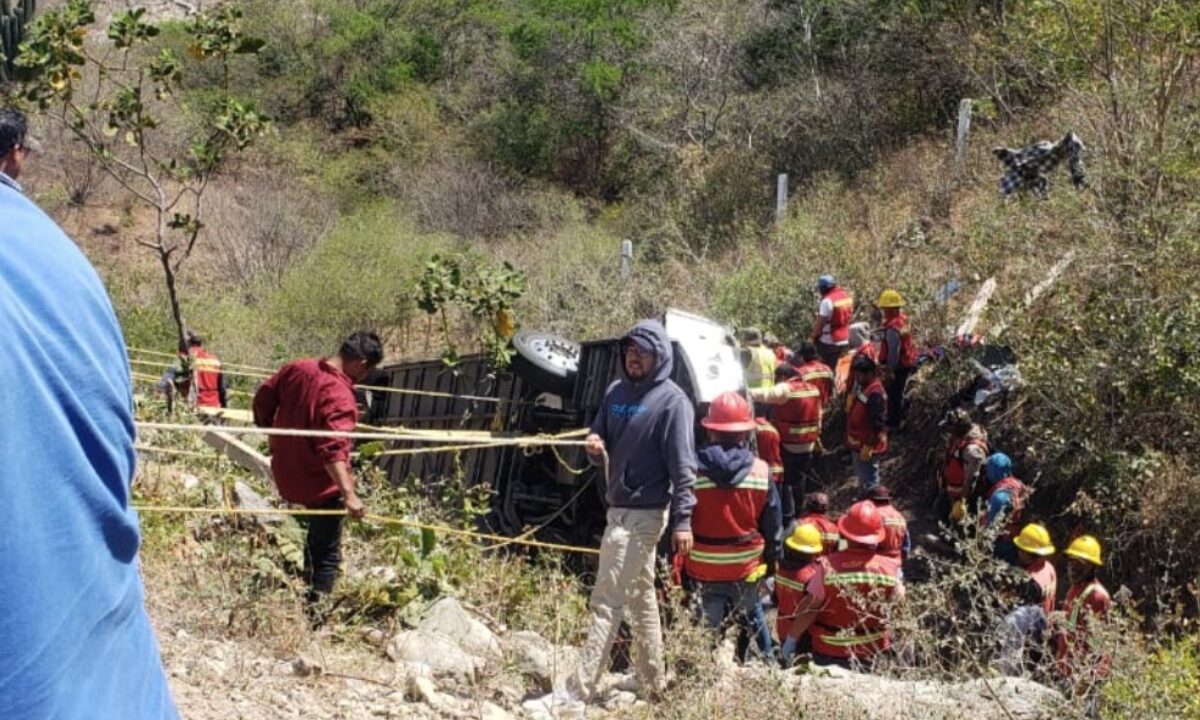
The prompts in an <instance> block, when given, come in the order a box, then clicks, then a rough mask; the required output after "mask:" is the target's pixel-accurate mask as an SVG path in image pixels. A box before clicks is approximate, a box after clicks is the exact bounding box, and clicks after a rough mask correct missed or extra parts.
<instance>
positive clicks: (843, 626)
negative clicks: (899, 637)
mask: <svg viewBox="0 0 1200 720" xmlns="http://www.w3.org/2000/svg"><path fill="white" fill-rule="evenodd" d="M822 562H823V563H824V564H825V583H824V586H825V606H824V607H823V608H822V609H821V612H820V613H819V614H818V615H817V618H816V620H815V621H814V623H813V625H812V629H811V630H810V631H809V632H810V634H811V635H812V639H813V652H818V653H821V654H823V655H829V656H831V657H839V658H851V657H853V658H859V659H862V658H868V657H871V656H873V655H875V654H876V653H879V652H882V651H884V650H887V649H888V647H890V646H891V638H890V636H889V634H888V624H887V620H886V607H885V606H886V605H887V604H889V603H890V602H891V601H892V599H893V598H895V596H896V589H897V587H899V585H900V580H899V577H898V576H899V570H900V563H899V562H898V561H896V560H893V559H892V558H889V557H885V556H883V555H879V554H877V553H875V552H874V551H872V550H868V549H865V548H857V547H856V548H848V549H846V550H842V551H841V552H836V553H834V554H832V555H830V556H828V557H826V558H823V559H822Z"/></svg>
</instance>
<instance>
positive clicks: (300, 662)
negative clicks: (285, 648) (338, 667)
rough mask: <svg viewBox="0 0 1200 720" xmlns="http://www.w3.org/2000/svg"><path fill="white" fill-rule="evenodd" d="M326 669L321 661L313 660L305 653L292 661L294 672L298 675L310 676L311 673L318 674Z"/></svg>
mask: <svg viewBox="0 0 1200 720" xmlns="http://www.w3.org/2000/svg"><path fill="white" fill-rule="evenodd" d="M323 671H324V668H322V667H321V665H320V664H319V663H316V662H313V661H312V660H311V659H309V658H306V657H304V656H303V655H301V656H299V657H297V658H296V659H295V660H293V661H292V672H293V673H295V674H296V675H297V676H298V677H308V676H309V675H313V676H317V675H320V674H321V673H322V672H323Z"/></svg>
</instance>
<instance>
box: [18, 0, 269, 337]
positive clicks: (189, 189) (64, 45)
mask: <svg viewBox="0 0 1200 720" xmlns="http://www.w3.org/2000/svg"><path fill="white" fill-rule="evenodd" d="M240 20H241V13H240V11H238V10H237V9H235V8H232V7H229V6H220V7H217V8H216V9H214V10H211V11H208V12H205V13H200V14H197V15H195V16H194V17H193V18H192V19H191V20H190V21H188V22H187V23H186V24H185V26H184V29H185V32H186V35H187V38H188V45H187V52H188V54H189V55H190V56H191V58H192V59H193V61H194V62H192V63H189V62H188V61H187V60H185V59H183V58H181V57H179V56H178V55H177V54H176V53H175V52H174V50H172V49H171V48H170V47H169V46H168V45H167V44H166V43H165V42H162V41H161V35H162V33H161V28H160V27H159V26H158V25H155V24H153V23H151V22H148V21H147V19H146V11H145V9H143V8H136V9H130V10H124V11H121V12H118V13H116V14H115V15H114V16H113V18H112V21H111V23H110V24H109V27H108V31H107V42H106V43H105V42H101V43H90V42H89V33H90V31H91V29H92V26H93V24H94V23H95V21H96V16H95V12H94V8H93V3H92V2H91V0H69V2H68V3H67V4H66V6H65V7H63V8H61V9H58V10H52V11H49V12H47V13H45V14H44V15H42V16H41V17H39V18H38V19H37V20H36V21H35V22H34V23H33V24H32V25H31V26H30V27H29V29H28V33H27V39H26V41H25V42H24V43H22V44H21V52H20V55H18V57H17V60H16V65H17V67H18V68H19V70H20V71H21V72H22V73H24V75H25V78H24V83H23V86H22V95H23V96H24V98H25V99H26V100H27V101H29V102H32V103H35V104H36V105H37V107H38V108H39V109H40V111H41V112H42V113H43V114H44V115H45V116H46V117H47V118H48V119H49V120H50V121H51V122H54V123H60V124H61V125H62V126H64V127H65V128H68V129H69V130H70V132H71V135H72V136H73V137H74V138H75V139H76V140H77V141H79V142H80V143H82V144H83V145H84V147H86V148H87V151H88V152H89V153H90V154H91V155H92V156H93V157H94V158H95V159H96V160H97V162H98V163H99V165H100V167H101V168H102V170H103V171H104V172H105V173H107V174H108V175H110V176H111V177H112V178H113V179H114V180H116V181H117V183H119V184H120V186H121V187H122V188H124V190H125V191H126V192H127V193H129V195H130V197H131V198H133V199H134V200H135V201H136V202H137V203H140V204H141V205H143V206H144V207H146V208H148V209H149V210H150V211H151V212H152V213H153V217H154V232H153V235H152V237H151V238H150V239H144V238H138V239H136V242H137V243H138V244H139V245H142V246H144V247H146V248H148V249H149V250H151V251H152V252H154V253H155V255H156V257H157V258H158V261H159V264H160V265H161V267H162V270H163V278H164V280H165V282H166V289H167V297H168V299H169V302H170V305H171V315H172V318H173V319H174V322H175V326H176V330H177V332H178V339H179V343H180V347H181V348H183V347H186V343H185V338H186V335H187V325H186V323H185V321H184V317H183V310H182V308H181V306H180V301H179V292H178V287H177V284H176V278H177V277H178V276H179V271H180V269H181V267H182V266H183V264H184V263H185V262H186V261H187V259H188V258H189V257H191V255H192V252H193V250H195V247H196V241H197V239H198V238H199V236H200V231H201V229H202V228H203V227H204V223H203V222H202V216H203V212H204V203H203V200H204V195H205V191H206V190H207V189H208V187H209V182H210V180H211V179H212V177H213V175H214V174H215V173H216V172H217V171H218V169H219V168H220V167H221V164H222V162H223V161H224V160H225V159H226V158H227V157H228V155H229V154H230V153H231V152H238V151H241V150H244V149H245V148H246V147H247V146H248V145H250V143H251V142H253V141H254V139H255V138H257V137H258V136H259V135H260V134H262V133H263V131H264V130H265V129H266V128H267V126H268V122H269V121H268V119H267V117H266V116H265V115H263V114H262V113H260V112H259V111H258V110H257V109H256V108H255V107H254V106H253V104H251V103H248V102H244V101H240V100H238V99H236V98H234V97H233V96H232V95H231V94H230V91H229V67H230V63H231V61H232V60H233V58H234V56H237V55H252V54H255V53H257V52H258V51H259V50H260V49H261V48H262V46H263V44H264V42H263V41H262V40H259V39H257V38H252V37H248V36H246V35H244V34H243V33H242V31H241V28H240ZM205 63H215V64H216V65H217V68H216V70H217V73H216V77H217V78H219V80H218V87H217V89H216V90H217V92H216V95H215V97H214V98H212V99H211V100H210V101H208V102H205V103H203V104H202V107H199V108H197V107H191V106H189V105H188V104H187V103H186V102H185V100H184V98H183V97H182V94H181V93H179V92H178V91H179V89H180V81H181V79H182V76H183V73H184V72H185V69H187V70H189V71H196V70H198V69H199V66H200V65H201V64H205ZM192 117H194V118H195V120H194V122H193V123H192V125H191V127H190V128H189V131H188V138H187V142H185V143H172V142H170V139H169V138H167V137H166V136H165V128H166V127H167V122H168V121H170V122H172V123H177V122H179V121H180V120H182V119H184V118H192Z"/></svg>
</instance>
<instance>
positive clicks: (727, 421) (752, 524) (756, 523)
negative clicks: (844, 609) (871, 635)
mask: <svg viewBox="0 0 1200 720" xmlns="http://www.w3.org/2000/svg"><path fill="white" fill-rule="evenodd" d="M700 424H701V425H702V426H703V427H704V428H705V430H706V431H707V432H708V442H709V444H708V445H706V446H705V447H703V448H701V449H700V451H699V452H698V453H697V459H698V462H697V468H696V484H695V486H694V490H695V494H696V506H695V508H694V509H693V511H692V535H693V538H694V541H695V544H694V545H693V547H692V551H691V552H690V553H689V554H688V555H687V556H685V558H684V562H683V571H684V573H685V574H686V575H687V576H688V578H690V579H691V580H693V581H695V582H696V584H697V588H698V592H697V593H696V595H697V597H698V598H699V603H700V611H701V615H702V617H703V619H704V622H705V623H706V624H707V625H708V626H709V627H710V628H713V629H714V630H717V629H720V628H722V627H723V626H724V625H726V624H727V623H728V622H729V621H730V620H733V621H734V622H736V623H737V624H738V625H739V626H741V627H743V628H745V630H746V631H747V633H748V634H749V635H750V636H751V637H765V639H766V647H764V648H762V651H763V652H764V653H765V654H766V655H768V656H770V655H772V654H773V653H772V648H771V639H770V632H769V630H768V629H767V627H766V620H765V618H764V616H763V611H762V604H761V603H760V602H759V587H758V584H757V583H756V582H747V579H748V578H751V576H752V575H753V574H755V573H756V571H759V566H760V565H766V568H765V572H764V573H763V575H764V576H765V577H771V576H773V575H774V574H775V563H776V559H777V553H778V543H779V533H780V525H781V518H780V512H779V496H778V494H777V492H776V490H775V484H774V483H772V482H771V479H770V472H769V470H768V468H767V463H766V462H764V461H762V460H760V459H759V458H756V457H754V453H752V452H750V449H749V448H748V447H747V440H748V439H749V437H750V433H751V432H753V431H754V428H755V425H754V417H753V415H752V414H751V410H750V404H749V403H748V402H747V401H746V398H744V397H743V396H742V395H739V394H738V393H736V392H725V393H722V394H721V395H718V396H717V397H716V398H715V399H714V400H713V402H712V403H711V404H710V405H709V409H708V414H707V415H706V416H705V417H704V419H703V420H701V421H700ZM760 572H761V571H760ZM740 659H743V660H744V658H740Z"/></svg>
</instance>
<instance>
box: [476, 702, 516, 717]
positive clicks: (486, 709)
mask: <svg viewBox="0 0 1200 720" xmlns="http://www.w3.org/2000/svg"><path fill="white" fill-rule="evenodd" d="M479 720H512V715H511V714H509V712H508V711H507V710H505V709H504V708H502V707H500V706H499V705H497V704H495V703H490V702H484V703H483V709H482V710H481V711H480V713H479Z"/></svg>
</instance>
